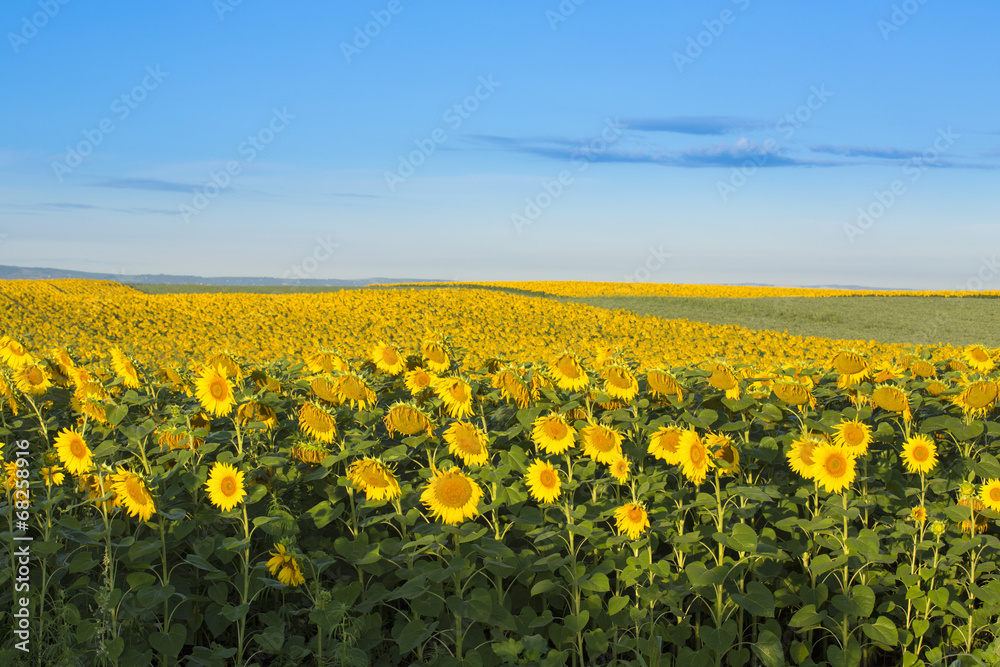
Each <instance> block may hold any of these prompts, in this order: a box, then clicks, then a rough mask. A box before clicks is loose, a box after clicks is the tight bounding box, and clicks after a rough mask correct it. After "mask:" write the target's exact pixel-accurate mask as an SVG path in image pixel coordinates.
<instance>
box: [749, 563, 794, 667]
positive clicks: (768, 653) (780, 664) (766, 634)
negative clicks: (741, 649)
mask: <svg viewBox="0 0 1000 667" xmlns="http://www.w3.org/2000/svg"><path fill="white" fill-rule="evenodd" d="M751 583H753V582H751ZM750 648H751V649H753V652H754V654H755V655H756V656H757V658H758V659H759V660H760V661H761V663H762V664H763V665H764V667H784V665H785V656H784V652H783V651H782V648H781V637H779V636H778V635H776V634H774V633H773V632H771V631H770V630H767V629H764V630H761V631H760V633H758V635H757V641H756V643H754V644H751V646H750Z"/></svg>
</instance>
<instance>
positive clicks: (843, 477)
mask: <svg viewBox="0 0 1000 667" xmlns="http://www.w3.org/2000/svg"><path fill="white" fill-rule="evenodd" d="M812 460H813V464H812V469H811V471H810V472H811V475H810V476H811V477H812V478H813V479H815V480H816V481H817V482H818V483H819V485H820V486H821V487H823V488H824V489H826V490H827V491H829V492H830V493H838V492H840V491H843V490H844V489H846V488H847V487H848V486H850V484H851V482H853V481H854V478H855V474H856V471H855V464H854V454H852V453H851V452H850V451H849V450H848V449H847V448H846V447H841V446H840V445H820V446H819V447H817V448H816V449H814V450H813V453H812Z"/></svg>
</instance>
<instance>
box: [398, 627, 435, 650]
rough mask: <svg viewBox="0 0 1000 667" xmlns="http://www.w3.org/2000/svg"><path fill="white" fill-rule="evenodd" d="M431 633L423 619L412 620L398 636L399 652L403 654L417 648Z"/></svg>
mask: <svg viewBox="0 0 1000 667" xmlns="http://www.w3.org/2000/svg"><path fill="white" fill-rule="evenodd" d="M430 634H431V633H430V631H429V630H428V629H427V624H426V623H425V622H424V621H423V619H420V618H418V619H416V620H413V621H410V622H409V623H407V624H406V625H404V626H403V630H402V632H400V633H399V636H398V637H396V643H397V644H399V654H400V655H401V656H403V655H406V654H407V653H409V652H410V651H412V650H413V649H415V648H417V647H418V646H420V644H422V643H423V642H425V641H426V640H427V638H428V637H429V636H430Z"/></svg>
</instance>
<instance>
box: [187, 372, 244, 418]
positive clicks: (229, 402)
mask: <svg viewBox="0 0 1000 667" xmlns="http://www.w3.org/2000/svg"><path fill="white" fill-rule="evenodd" d="M195 395H196V396H197V397H198V401H199V402H200V403H201V406H202V408H204V409H205V410H206V411H208V412H211V413H212V414H213V415H215V416H216V417H223V416H225V415H228V414H229V413H230V412H232V410H233V406H234V405H236V396H235V395H234V394H233V385H232V384H231V383H230V382H229V375H228V374H227V371H226V370H225V369H224V368H223V367H222V366H207V367H205V368H204V369H203V370H202V372H201V374H200V375H199V376H198V381H197V382H196V383H195Z"/></svg>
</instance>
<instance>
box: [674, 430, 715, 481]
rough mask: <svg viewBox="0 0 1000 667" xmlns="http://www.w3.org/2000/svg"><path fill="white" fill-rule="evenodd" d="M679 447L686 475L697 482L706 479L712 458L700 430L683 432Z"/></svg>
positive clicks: (682, 467) (681, 462) (682, 466)
mask: <svg viewBox="0 0 1000 667" xmlns="http://www.w3.org/2000/svg"><path fill="white" fill-rule="evenodd" d="M677 449H678V452H679V454H680V459H681V460H680V465H681V470H682V472H683V473H684V476H685V477H687V478H688V480H689V481H691V482H694V483H695V484H701V483H702V482H703V481H705V477H706V475H708V469H709V468H711V467H712V459H711V458H709V455H708V454H709V453H708V447H707V446H705V443H704V442H703V441H702V439H701V436H700V435H698V432H697V431H695V430H693V429H690V430H686V431H684V432H682V433H681V436H680V442H679V444H678V447H677Z"/></svg>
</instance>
